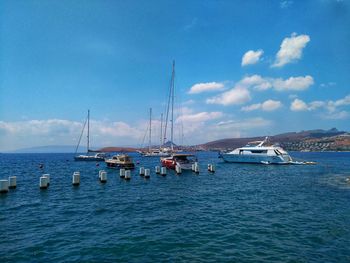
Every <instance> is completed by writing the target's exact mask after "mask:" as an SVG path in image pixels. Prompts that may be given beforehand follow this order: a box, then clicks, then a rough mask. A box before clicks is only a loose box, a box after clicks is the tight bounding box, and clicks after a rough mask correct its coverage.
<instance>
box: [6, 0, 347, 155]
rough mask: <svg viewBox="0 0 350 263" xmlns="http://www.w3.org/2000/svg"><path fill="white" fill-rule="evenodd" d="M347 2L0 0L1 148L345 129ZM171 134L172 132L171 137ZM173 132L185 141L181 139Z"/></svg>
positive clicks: (202, 139)
mask: <svg viewBox="0 0 350 263" xmlns="http://www.w3.org/2000/svg"><path fill="white" fill-rule="evenodd" d="M349 8H350V3H349V1H345V0H344V1H339V0H338V1H336V0H318V1H316V0H315V1H286V0H285V1H92V0H90V1H78V0H76V1H64V0H63V1H62V0H60V1H40V0H36V1H31V0H26V1H21V0H18V1H6V0H4V1H1V3H0V150H12V149H16V148H21V147H31V146H39V145H60V144H63V145H74V144H76V142H77V139H78V136H79V133H80V130H81V127H82V122H83V120H84V118H85V116H86V111H87V109H90V110H91V118H92V144H93V145H98V146H107V145H108V146H110V145H138V144H140V143H141V141H142V137H143V135H144V133H145V130H146V126H147V118H148V109H149V108H150V107H152V108H153V112H154V119H155V121H154V124H153V126H154V129H155V132H154V138H153V141H156V140H157V138H158V137H159V116H160V114H161V112H164V109H165V102H166V98H167V93H168V86H169V81H170V76H171V64H172V60H173V59H175V60H176V91H175V93H176V105H177V106H176V108H177V109H178V110H177V112H176V127H177V130H180V128H179V127H182V126H183V131H184V138H185V140H184V142H185V143H187V144H196V143H202V142H206V141H209V140H215V139H220V138H227V137H245V136H254V135H265V134H267V135H273V134H276V133H281V132H288V131H299V130H305V129H316V128H322V129H329V128H332V127H337V128H338V129H341V130H350V125H349V123H350V122H349V119H350V88H349V82H350V74H349V68H350V51H349V47H350V31H349V25H350V13H349ZM175 133H176V134H179V132H178V131H176V132H175ZM178 137H180V135H179V136H178Z"/></svg>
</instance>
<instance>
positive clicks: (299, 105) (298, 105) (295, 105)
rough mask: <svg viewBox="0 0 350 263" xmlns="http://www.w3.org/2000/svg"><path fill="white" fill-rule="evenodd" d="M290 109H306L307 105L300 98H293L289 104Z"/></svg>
mask: <svg viewBox="0 0 350 263" xmlns="http://www.w3.org/2000/svg"><path fill="white" fill-rule="evenodd" d="M290 109H291V110H292V111H306V110H308V106H307V105H306V103H305V102H304V101H302V100H300V99H295V100H294V101H293V102H292V104H291V105H290Z"/></svg>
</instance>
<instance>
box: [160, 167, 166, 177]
mask: <svg viewBox="0 0 350 263" xmlns="http://www.w3.org/2000/svg"><path fill="white" fill-rule="evenodd" d="M160 174H161V175H163V176H166V167H162V168H161V169H160Z"/></svg>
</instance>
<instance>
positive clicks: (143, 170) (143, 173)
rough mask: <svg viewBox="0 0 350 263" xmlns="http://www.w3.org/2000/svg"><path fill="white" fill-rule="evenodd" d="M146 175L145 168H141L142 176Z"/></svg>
mask: <svg viewBox="0 0 350 263" xmlns="http://www.w3.org/2000/svg"><path fill="white" fill-rule="evenodd" d="M144 175H145V167H140V176H144Z"/></svg>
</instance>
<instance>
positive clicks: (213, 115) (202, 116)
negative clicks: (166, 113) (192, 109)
mask: <svg viewBox="0 0 350 263" xmlns="http://www.w3.org/2000/svg"><path fill="white" fill-rule="evenodd" d="M222 116H223V114H222V112H218V111H215V112H206V111H205V112H199V113H195V114H184V115H181V116H179V117H178V118H177V119H176V122H189V123H194V122H205V121H209V120H214V119H218V118H221V117H222Z"/></svg>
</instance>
